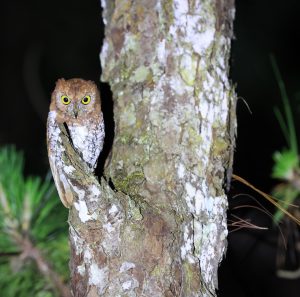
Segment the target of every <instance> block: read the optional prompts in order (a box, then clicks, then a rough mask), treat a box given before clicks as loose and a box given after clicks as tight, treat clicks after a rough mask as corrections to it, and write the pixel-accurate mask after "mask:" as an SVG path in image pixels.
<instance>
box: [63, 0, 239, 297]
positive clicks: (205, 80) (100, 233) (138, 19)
mask: <svg viewBox="0 0 300 297" xmlns="http://www.w3.org/2000/svg"><path fill="white" fill-rule="evenodd" d="M102 7H103V18H104V23H105V25H106V29H105V32H106V37H105V40H104V44H103V48H102V52H101V63H102V69H103V73H102V80H103V81H106V82H108V83H109V84H110V86H111V89H112V93H113V99H114V120H115V127H116V129H115V139H114V143H113V147H112V152H111V156H110V159H109V162H108V164H107V166H106V169H105V176H106V180H110V183H109V184H108V183H107V182H106V181H105V180H104V179H102V181H101V185H100V184H99V183H98V181H97V179H96V178H95V177H94V176H93V175H92V174H91V173H89V171H88V169H87V168H86V166H85V164H82V161H81V160H80V158H79V157H78V156H77V155H76V153H75V152H74V151H73V148H72V146H71V145H70V143H69V142H68V140H67V138H66V135H65V134H64V133H65V132H64V130H63V127H60V129H61V143H62V146H63V147H65V151H64V159H65V160H64V161H65V162H66V164H70V165H72V166H73V167H74V168H75V170H71V171H69V172H66V178H67V180H68V182H69V184H70V192H71V193H72V195H73V196H74V201H75V203H74V206H73V207H71V209H70V217H69V223H70V242H71V250H72V254H71V261H70V266H71V275H72V280H71V285H72V291H73V295H74V296H90V297H91V296H107V297H108V296H111V297H116V296H144V297H146V296H147V297H148V296H155V297H159V296H168V297H171V296H191V297H192V296H215V289H216V288H217V269H218V265H219V263H220V261H221V259H222V256H223V254H224V252H225V250H226V236H227V223H226V210H227V197H226V194H225V190H224V186H226V183H228V182H229V180H230V175H231V167H232V154H233V148H234V143H235V139H234V137H235V130H236V117H235V105H236V96H235V92H234V90H233V88H232V86H231V84H230V82H229V80H228V72H229V65H228V60H229V55H230V43H231V38H232V23H233V18H234V1H233V0H232V1H231V0H229V1H226V0H193V1H187V0H173V1H172V0H170V1H169V0H166V1H162V0H140V1H125V0H119V1H110V0H102ZM103 100H105V98H104V99H103ZM112 185H113V186H112Z"/></svg>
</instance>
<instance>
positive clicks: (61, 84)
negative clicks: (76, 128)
mask: <svg viewBox="0 0 300 297" xmlns="http://www.w3.org/2000/svg"><path fill="white" fill-rule="evenodd" d="M50 108H51V110H55V111H56V112H57V113H58V114H59V116H60V117H61V118H62V119H63V120H64V121H68V120H69V121H72V120H80V119H85V118H88V117H89V116H90V115H91V113H92V112H94V111H100V110H101V106H100V94H99V91H98V89H97V86H96V84H95V83H94V82H92V81H87V80H83V79H80V78H72V79H69V80H65V79H63V78H62V79H59V80H58V81H57V82H56V86H55V89H54V91H53V93H52V97H51V107H50Z"/></svg>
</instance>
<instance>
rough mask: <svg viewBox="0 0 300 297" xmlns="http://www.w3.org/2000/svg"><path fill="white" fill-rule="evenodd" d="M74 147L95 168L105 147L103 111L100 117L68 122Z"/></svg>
mask: <svg viewBox="0 0 300 297" xmlns="http://www.w3.org/2000/svg"><path fill="white" fill-rule="evenodd" d="M67 126H68V128H69V131H70V137H71V140H72V143H73V145H74V148H75V149H76V151H77V152H78V153H79V155H80V156H81V157H82V159H83V160H84V161H85V162H86V163H87V164H88V165H89V167H90V168H92V169H94V168H95V167H96V165H97V160H98V157H99V155H100V152H101V151H102V148H103V141H104V123H103V117H102V113H101V114H99V117H98V118H96V119H95V118H91V119H86V120H85V121H83V122H82V123H80V124H79V123H74V122H72V123H70V124H68V123H67Z"/></svg>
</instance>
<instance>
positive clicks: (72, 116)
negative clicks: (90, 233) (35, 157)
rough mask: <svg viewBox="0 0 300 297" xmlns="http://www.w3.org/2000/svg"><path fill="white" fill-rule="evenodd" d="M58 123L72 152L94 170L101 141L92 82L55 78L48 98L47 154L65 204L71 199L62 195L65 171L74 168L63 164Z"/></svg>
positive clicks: (97, 99)
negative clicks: (66, 136) (65, 133)
mask: <svg viewBox="0 0 300 297" xmlns="http://www.w3.org/2000/svg"><path fill="white" fill-rule="evenodd" d="M61 124H63V125H64V126H65V128H66V130H67V132H68V134H69V138H70V142H71V143H72V145H73V147H74V149H75V151H76V152H77V153H78V154H79V156H81V158H82V160H83V161H84V162H86V164H87V165H88V167H89V168H90V169H91V171H94V169H95V167H96V165H97V159H98V157H99V154H100V152H101V150H102V147H103V141H104V121H103V115H102V111H101V102H100V94H99V91H98V89H97V86H96V85H95V83H93V82H91V81H85V80H83V79H78V78H74V79H69V80H64V79H59V80H58V81H57V83H56V87H55V89H54V91H53V93H52V97H51V104H50V112H49V115H48V122H47V144H48V156H49V161H50V167H51V170H52V174H53V177H54V181H55V184H56V187H57V189H58V193H59V196H60V199H61V201H62V203H63V204H64V205H65V206H66V207H69V206H70V205H71V204H72V201H71V200H72V198H70V197H67V196H68V195H67V194H66V193H67V192H68V185H67V183H66V181H65V174H66V173H68V171H71V170H74V168H73V169H72V166H64V164H63V158H62V157H61V155H62V152H63V150H64V148H63V146H62V142H61V138H60V128H59V125H61Z"/></svg>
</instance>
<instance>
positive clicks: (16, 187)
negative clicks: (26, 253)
mask: <svg viewBox="0 0 300 297" xmlns="http://www.w3.org/2000/svg"><path fill="white" fill-rule="evenodd" d="M23 168H24V159H23V155H22V154H21V153H19V152H17V151H16V150H15V148H14V147H4V148H0V289H1V296H6V297H15V296H24V297H25V296H39V297H54V296H58V295H57V293H56V292H55V290H54V289H53V288H52V287H51V285H50V284H49V280H47V279H45V278H44V277H43V275H42V274H41V273H40V272H39V271H38V268H37V267H36V264H35V262H34V261H30V260H29V259H28V258H27V259H26V260H23V259H21V257H20V253H22V244H21V243H22V241H23V240H24V238H30V240H31V242H33V243H34V245H35V247H37V248H39V250H40V251H41V252H42V254H43V256H44V258H45V259H46V260H47V262H48V263H50V264H51V266H52V267H53V270H54V271H55V272H56V273H58V274H59V275H60V276H61V277H62V279H63V280H65V281H67V279H68V257H69V246H68V241H67V223H66V221H67V211H66V209H65V208H64V207H62V206H61V203H60V200H59V198H58V197H57V193H56V191H55V187H54V185H53V183H52V182H51V180H50V176H49V177H46V178H45V179H44V180H42V179H41V178H39V177H28V178H25V177H24V175H23Z"/></svg>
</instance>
